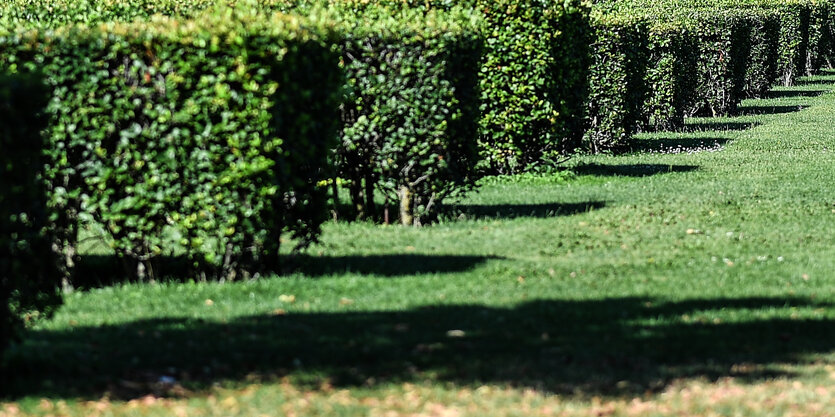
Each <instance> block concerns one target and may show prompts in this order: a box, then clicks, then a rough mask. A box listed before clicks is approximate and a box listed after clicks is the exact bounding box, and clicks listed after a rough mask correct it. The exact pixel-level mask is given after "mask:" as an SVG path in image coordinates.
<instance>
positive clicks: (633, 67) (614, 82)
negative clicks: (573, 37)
mask: <svg viewBox="0 0 835 417" xmlns="http://www.w3.org/2000/svg"><path fill="white" fill-rule="evenodd" d="M592 29H593V31H594V42H593V43H592V44H591V67H590V69H589V97H588V100H587V104H586V133H585V137H584V147H585V148H586V149H588V150H590V151H591V152H600V151H605V150H609V149H615V148H619V147H622V146H624V145H625V144H626V141H628V140H629V139H630V138H631V136H632V134H633V133H635V131H637V129H638V128H639V127H640V125H641V121H642V116H643V113H644V110H643V106H644V103H645V101H646V97H647V84H646V74H647V62H648V55H649V51H648V44H647V43H648V41H647V28H646V23H645V22H644V21H643V20H641V19H634V18H629V17H611V16H603V15H594V16H593V20H592Z"/></svg>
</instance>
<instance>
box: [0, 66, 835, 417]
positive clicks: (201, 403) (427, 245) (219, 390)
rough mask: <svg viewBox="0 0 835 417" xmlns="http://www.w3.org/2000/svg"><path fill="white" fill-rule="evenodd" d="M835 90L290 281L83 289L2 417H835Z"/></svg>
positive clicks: (298, 260)
mask: <svg viewBox="0 0 835 417" xmlns="http://www.w3.org/2000/svg"><path fill="white" fill-rule="evenodd" d="M833 90H835V75H827V76H821V77H815V78H808V79H805V80H804V81H803V82H802V84H801V85H799V86H795V87H791V88H779V89H776V90H774V91H773V92H772V93H771V95H770V97H769V98H768V99H763V100H756V101H753V100H752V101H747V102H745V103H743V107H742V108H741V109H740V115H739V116H738V117H734V118H722V119H692V120H690V121H689V124H688V128H687V129H685V131H683V132H677V133H653V134H645V135H641V136H640V140H639V141H638V143H637V144H636V145H635V152H634V153H630V154H625V155H615V156H612V155H609V156H606V155H603V156H579V157H575V158H574V159H572V160H570V161H569V162H568V163H567V164H565V165H566V167H568V168H570V169H571V171H572V172H573V174H571V175H566V174H565V173H557V174H554V175H523V176H517V177H506V178H493V179H489V180H487V181H485V185H484V186H483V187H482V188H481V190H480V192H478V193H475V194H472V195H471V196H469V197H467V198H466V199H463V200H462V201H460V202H458V203H456V204H455V205H453V206H452V207H451V208H450V210H449V212H448V214H447V215H446V216H445V219H444V220H443V221H442V222H440V223H439V224H435V225H431V226H428V227H423V228H419V229H413V228H403V227H399V226H376V225H372V224H362V223H343V222H340V223H330V224H328V225H326V227H325V232H324V236H323V241H322V243H321V244H319V245H317V246H314V247H313V248H311V249H310V250H309V251H308V252H307V253H306V254H304V255H300V256H296V257H294V258H292V259H289V260H288V262H289V264H290V266H289V267H288V270H289V272H288V273H287V274H286V275H285V276H281V277H267V278H262V279H260V280H255V281H249V282H234V283H226V284H220V283H193V282H182V281H188V280H182V279H181V280H179V281H181V282H168V283H157V284H129V283H123V284H115V285H105V286H100V287H99V288H94V289H90V290H88V291H76V292H75V293H73V294H70V295H68V296H67V298H66V305H65V306H64V307H62V309H61V310H60V312H59V313H58V315H57V316H56V317H55V318H54V319H52V320H49V321H47V322H44V323H42V324H39V325H38V326H37V327H36V328H34V329H33V330H32V331H31V332H30V333H29V335H28V337H27V339H26V342H25V343H24V344H23V345H20V346H17V347H15V348H13V349H12V350H11V351H10V353H9V356H8V360H9V367H8V368H7V369H6V370H5V371H4V374H3V375H2V377H0V381H2V382H3V383H4V384H5V389H6V392H7V394H5V396H4V397H2V399H0V416H15V415H19V414H20V415H29V414H32V415H77V416H87V415H102V416H104V415H178V416H179V415H218V416H229V415H287V416H292V415H298V416H307V415H311V416H313V415H322V416H325V415H328V416H332V415H348V416H350V415H356V416H366V415H379V416H388V415H391V416H399V415H423V416H464V415H471V416H528V415H561V413H562V415H728V416H732V415H734V416H735V415H764V416H765V415H774V416H783V415H798V416H811V415H833V414H835V237H833V232H835V92H833ZM88 252H89V253H91V254H90V255H87V257H88V258H90V259H91V260H95V258H96V256H98V257H101V255H93V254H92V253H94V252H95V244H92V245H91V246H90V248H89V250H88ZM83 278H84V277H82V279H83ZM89 281H93V282H94V281H95V279H90V280H89Z"/></svg>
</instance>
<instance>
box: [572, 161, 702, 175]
mask: <svg viewBox="0 0 835 417" xmlns="http://www.w3.org/2000/svg"><path fill="white" fill-rule="evenodd" d="M697 169H699V167H698V166H696V165H665V164H624V165H610V164H584V165H578V166H576V167H574V168H573V169H572V171H574V173H576V174H577V175H594V176H612V177H649V176H652V175H658V174H668V173H672V172H690V171H695V170H697Z"/></svg>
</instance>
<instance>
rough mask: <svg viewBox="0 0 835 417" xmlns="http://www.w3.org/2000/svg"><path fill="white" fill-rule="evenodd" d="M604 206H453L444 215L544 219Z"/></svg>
mask: <svg viewBox="0 0 835 417" xmlns="http://www.w3.org/2000/svg"><path fill="white" fill-rule="evenodd" d="M605 206H606V202H605V201H584V202H581V203H545V204H484V205H482V204H453V205H449V206H448V207H447V208H446V212H445V215H446V216H449V217H456V218H462V217H463V218H467V219H515V218H519V217H539V218H546V217H557V216H572V215H575V214H582V213H587V212H589V211H592V210H598V209H601V208H603V207H605Z"/></svg>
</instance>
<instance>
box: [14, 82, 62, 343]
mask: <svg viewBox="0 0 835 417" xmlns="http://www.w3.org/2000/svg"><path fill="white" fill-rule="evenodd" d="M47 99H48V96H47V91H46V89H45V88H44V87H43V84H42V82H41V80H40V79H38V77H32V76H29V77H24V76H8V75H2V76H0V358H1V357H2V353H3V351H4V350H5V348H6V347H7V346H8V343H9V342H10V341H11V340H12V339H13V338H14V337H17V336H18V335H19V330H20V329H21V327H22V326H23V325H24V323H25V322H27V321H30V320H32V319H34V318H36V317H37V316H43V315H48V314H49V313H50V312H51V311H52V310H53V309H54V308H55V307H56V306H57V305H58V304H60V301H61V298H60V294H59V292H58V288H59V285H60V282H61V278H62V277H63V274H62V272H61V270H60V268H59V267H58V262H57V257H56V256H55V252H53V249H52V244H53V241H54V237H53V235H52V234H51V232H50V231H51V228H50V227H49V226H50V225H49V223H50V216H49V210H48V208H47V198H46V189H45V187H44V184H43V171H44V163H43V161H42V156H41V153H42V152H43V146H44V141H43V139H42V137H41V135H40V130H41V129H43V128H44V127H45V125H46V118H45V117H44V112H43V110H44V107H45V106H46V103H47Z"/></svg>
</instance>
